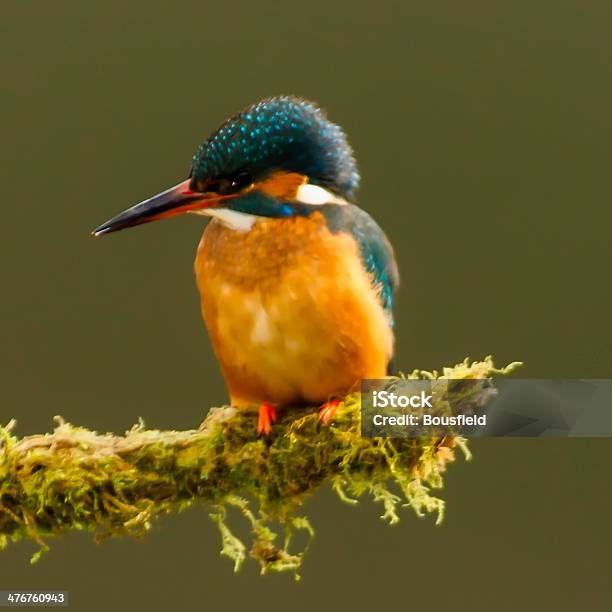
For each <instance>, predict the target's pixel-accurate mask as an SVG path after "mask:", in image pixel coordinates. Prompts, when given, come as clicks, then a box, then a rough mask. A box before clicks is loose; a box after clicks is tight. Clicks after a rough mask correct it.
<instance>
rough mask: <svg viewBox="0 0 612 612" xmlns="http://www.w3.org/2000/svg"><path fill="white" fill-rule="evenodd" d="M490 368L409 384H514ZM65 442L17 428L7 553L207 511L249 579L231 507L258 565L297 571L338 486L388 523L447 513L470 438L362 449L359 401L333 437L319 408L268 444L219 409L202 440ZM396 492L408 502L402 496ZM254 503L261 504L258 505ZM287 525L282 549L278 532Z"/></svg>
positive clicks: (12, 441)
mask: <svg viewBox="0 0 612 612" xmlns="http://www.w3.org/2000/svg"><path fill="white" fill-rule="evenodd" d="M516 365H517V364H511V365H510V366H508V367H507V368H504V369H502V370H498V369H496V368H495V367H494V365H493V362H492V360H491V358H490V357H488V358H486V359H485V361H483V362H476V363H473V364H469V363H468V361H467V360H466V361H465V362H464V363H462V364H459V365H457V366H455V367H454V368H444V370H443V372H442V373H441V374H438V373H437V372H433V373H429V372H423V371H418V370H415V371H414V372H413V373H412V374H410V375H409V376H408V378H437V377H444V378H487V377H490V376H491V375H493V374H506V373H508V372H510V371H511V370H512V369H514V367H515V366H516ZM56 420H57V426H56V427H55V429H54V431H53V433H47V434H41V435H33V436H27V437H24V438H21V439H19V438H17V437H15V436H13V435H12V434H11V429H12V427H13V425H14V422H11V423H9V425H8V426H6V427H4V428H0V549H2V548H4V547H5V546H6V545H7V544H8V543H9V542H10V541H16V540H19V539H22V538H30V539H33V540H35V541H36V542H38V544H39V546H40V550H39V551H38V552H37V553H36V554H35V555H34V557H33V558H32V562H34V561H36V560H38V558H39V557H40V555H41V554H42V553H43V552H45V551H46V550H48V546H47V544H46V542H45V541H44V538H45V537H46V536H52V535H53V536H58V535H61V534H62V533H65V532H67V531H70V530H87V531H91V532H94V533H95V534H96V539H97V540H101V539H104V538H106V537H109V536H116V535H136V536H139V535H143V534H144V533H145V532H146V531H147V530H148V529H149V528H150V525H151V521H152V519H154V518H155V517H157V515H160V514H163V513H167V512H171V511H176V510H181V509H183V508H185V507H187V506H190V505H191V504H193V503H195V502H198V501H204V502H207V503H208V504H210V505H211V506H212V513H211V517H212V519H213V520H214V521H215V522H216V523H217V525H218V527H219V530H220V532H221V540H222V550H221V554H223V555H226V556H228V557H230V558H231V559H232V560H233V561H234V566H235V569H236V570H238V569H239V568H240V566H241V564H242V562H243V561H244V559H245V558H246V554H247V553H246V547H245V545H244V544H243V543H242V542H241V541H240V540H239V539H238V538H237V537H236V536H234V535H233V534H232V532H231V531H230V529H229V527H228V526H227V523H226V520H225V519H226V508H227V507H228V506H234V507H237V508H239V510H240V511H241V513H242V515H243V516H244V517H245V518H246V520H247V521H248V522H249V524H250V526H251V529H252V533H253V542H252V546H251V549H250V555H251V556H252V557H253V558H254V559H256V560H257V561H258V562H259V563H260V564H261V568H262V573H264V572H266V571H267V570H275V571H285V570H292V571H295V572H296V575H297V570H298V569H299V566H300V564H301V561H302V557H303V554H304V552H305V551H304V550H302V551H301V552H297V553H292V552H290V544H291V535H292V533H293V532H295V531H296V530H303V531H305V532H306V533H307V534H309V535H310V536H312V535H313V530H312V527H311V526H310V524H309V522H308V520H307V519H306V518H305V517H301V516H299V515H298V514H297V511H298V510H299V508H300V506H301V505H302V503H303V501H304V499H305V498H306V497H307V496H308V495H309V494H310V493H313V492H314V491H315V490H316V489H317V488H319V487H320V486H321V485H323V484H325V483H329V484H330V485H331V486H332V488H333V489H334V491H335V492H336V493H337V495H338V496H339V497H340V499H341V500H343V501H345V502H348V503H356V498H359V497H360V496H361V495H363V494H364V493H369V494H370V495H371V496H372V497H373V498H374V500H375V501H378V502H380V503H381V504H382V506H383V509H384V514H383V516H382V518H383V519H385V520H387V521H389V523H391V524H393V523H396V522H397V521H398V520H399V517H398V513H397V510H398V506H399V505H400V503H406V504H407V505H409V506H411V507H412V509H413V510H414V511H415V512H416V514H417V515H419V516H423V515H424V514H425V513H432V512H433V513H437V516H438V522H440V521H441V520H442V516H443V511H444V502H443V501H442V500H441V499H438V498H436V497H434V496H432V495H431V494H430V489H431V488H440V487H442V485H443V479H442V474H443V472H444V469H445V467H446V465H447V463H449V462H450V461H453V459H454V450H455V448H456V447H457V446H458V447H460V448H461V449H462V450H463V451H464V452H465V454H466V457H468V458H469V452H468V451H467V447H466V445H465V441H464V440H463V439H461V438H448V437H447V438H441V439H431V438H413V439H405V440H399V439H387V438H373V439H370V438H362V437H361V435H360V410H359V399H358V396H357V395H356V394H355V395H350V396H348V397H347V398H346V399H345V400H344V402H343V404H342V405H341V406H340V408H339V410H338V413H337V416H336V418H335V419H334V421H333V423H332V424H331V425H330V426H323V425H320V424H319V422H318V416H317V413H316V411H314V410H313V409H310V410H306V411H304V410H302V411H288V412H281V414H280V418H279V421H278V422H277V423H276V424H275V425H274V429H273V433H272V435H271V436H268V437H266V438H262V437H259V436H258V435H257V432H256V430H255V424H256V419H255V417H254V415H253V413H244V412H237V411H236V410H234V409H233V408H229V407H224V408H213V409H211V410H210V412H209V414H208V416H207V417H206V419H205V420H204V422H203V423H202V424H201V426H200V427H199V428H198V429H195V430H189V431H157V430H146V429H145V428H144V425H143V424H142V423H140V424H139V425H135V426H134V427H132V429H131V430H129V431H128V432H126V434H125V435H124V436H115V435H111V434H104V435H100V434H98V433H96V432H92V431H89V430H87V429H84V428H81V427H76V426H74V425H71V424H69V423H66V422H64V421H63V420H62V419H61V418H60V417H56ZM390 485H391V486H393V485H395V488H396V489H398V492H399V493H401V495H402V497H401V498H400V497H399V496H398V495H396V494H395V493H393V492H392V491H391V490H390V489H389V486H390ZM247 499H248V500H250V501H247ZM272 521H277V522H278V523H279V524H280V525H281V526H282V528H283V529H284V533H285V541H284V543H283V544H282V545H277V544H276V543H275V541H276V539H277V537H278V534H276V533H275V532H274V531H272V529H271V528H270V523H271V522H272Z"/></svg>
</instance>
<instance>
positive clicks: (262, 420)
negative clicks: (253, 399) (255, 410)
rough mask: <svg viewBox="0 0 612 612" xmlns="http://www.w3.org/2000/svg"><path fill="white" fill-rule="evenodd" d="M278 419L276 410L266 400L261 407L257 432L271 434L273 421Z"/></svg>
mask: <svg viewBox="0 0 612 612" xmlns="http://www.w3.org/2000/svg"><path fill="white" fill-rule="evenodd" d="M274 421H276V410H274V406H273V405H272V404H269V403H268V402H264V403H263V404H261V406H260V407H259V418H258V419H257V433H258V434H266V435H267V434H269V433H270V432H271V431H272V423H274Z"/></svg>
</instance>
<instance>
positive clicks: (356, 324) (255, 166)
mask: <svg viewBox="0 0 612 612" xmlns="http://www.w3.org/2000/svg"><path fill="white" fill-rule="evenodd" d="M359 178H360V177H359V173H358V170H357V165H356V162H355V157H354V154H353V150H352V148H351V147H350V145H349V143H348V141H347V138H346V135H345V133H344V131H343V130H342V129H341V128H340V127H339V126H338V125H336V124H334V123H332V122H331V121H329V120H328V119H327V117H326V114H325V113H324V112H323V111H322V110H321V109H320V108H319V107H318V106H317V105H316V104H315V103H313V102H310V101H307V100H304V99H301V98H296V97H293V96H277V97H272V98H267V99H265V100H262V101H261V102H258V103H257V104H254V105H252V106H249V107H248V108H246V109H244V110H243V111H241V112H239V113H237V114H236V115H234V116H232V117H231V118H230V119H228V120H227V121H226V122H225V123H223V124H222V125H221V127H219V128H218V129H217V130H216V131H215V132H213V134H212V135H210V136H209V137H208V138H207V139H206V140H204V142H202V144H201V145H200V146H199V147H198V149H197V151H196V153H195V155H194V156H193V158H192V165H191V172H190V174H189V176H188V178H187V179H186V180H183V181H182V182H180V183H178V184H177V185H176V186H174V187H171V188H170V189H167V190H166V191H163V192H161V193H160V194H158V195H156V196H153V197H152V198H149V199H147V200H145V201H143V202H141V203H140V204H136V205H135V206H132V207H131V208H128V209H127V210H125V211H124V212H122V213H120V214H118V215H117V216H115V217H113V218H112V219H110V220H109V221H107V222H106V223H103V224H102V225H100V226H99V227H98V228H97V229H95V230H94V231H93V234H94V235H95V236H100V235H103V234H109V233H111V232H116V231H118V230H122V229H125V228H128V227H133V226H136V225H140V224H143V223H148V222H150V221H156V220H159V219H166V218H168V217H173V216H176V215H180V214H183V213H194V214H197V215H205V216H207V217H210V218H211V221H210V222H209V223H208V224H207V226H206V228H205V229H204V233H203V235H202V238H201V240H200V243H199V245H198V248H197V253H196V258H195V276H196V282H197V287H198V290H199V293H200V302H201V311H202V317H203V319H204V323H205V325H206V327H207V329H208V334H209V337H210V340H211V343H212V347H213V350H214V353H215V355H216V357H217V359H218V361H219V364H220V367H221V371H222V374H223V377H224V379H225V383H226V385H227V389H228V393H229V397H230V402H231V404H232V406H235V407H236V408H237V409H243V410H254V411H257V410H258V419H257V431H258V433H259V434H260V435H265V434H269V433H270V431H271V429H272V423H273V422H274V421H275V420H276V418H277V410H279V409H283V408H288V407H294V406H306V405H308V406H313V405H316V406H319V407H320V409H319V410H320V411H319V418H320V420H321V421H322V422H323V423H324V424H328V423H330V421H331V420H332V419H333V417H334V415H335V412H336V410H337V407H338V406H339V404H340V402H341V399H342V398H343V397H344V396H345V395H346V394H347V393H349V392H350V391H352V390H354V389H355V388H356V387H357V385H358V384H359V382H360V381H361V380H362V379H373V378H382V377H384V376H386V375H387V373H388V369H389V364H390V362H391V358H392V355H393V342H394V335H393V312H392V311H393V299H394V293H395V291H396V289H397V287H398V284H399V276H398V268H397V263H396V260H395V256H394V253H393V249H392V247H391V244H390V242H389V240H388V239H387V237H386V236H385V234H384V232H383V231H382V229H381V228H380V227H379V226H378V225H377V223H376V222H375V221H374V220H373V219H372V217H371V216H370V215H369V214H368V213H367V212H365V211H364V210H363V209H361V208H359V207H358V206H357V205H356V204H355V192H356V190H357V187H358V185H359Z"/></svg>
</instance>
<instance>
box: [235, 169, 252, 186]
mask: <svg viewBox="0 0 612 612" xmlns="http://www.w3.org/2000/svg"><path fill="white" fill-rule="evenodd" d="M252 182H253V177H252V176H251V175H250V174H249V173H248V172H239V173H238V174H236V175H235V176H233V177H232V178H231V189H232V190H234V191H240V190H241V189H244V188H245V187H248V186H249V185H250V184H251V183H252Z"/></svg>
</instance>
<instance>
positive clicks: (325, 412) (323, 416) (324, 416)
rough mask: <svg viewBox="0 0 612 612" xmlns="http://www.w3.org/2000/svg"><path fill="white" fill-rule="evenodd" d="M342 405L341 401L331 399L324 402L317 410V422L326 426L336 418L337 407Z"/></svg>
mask: <svg viewBox="0 0 612 612" xmlns="http://www.w3.org/2000/svg"><path fill="white" fill-rule="evenodd" d="M341 403H342V400H339V399H332V400H329V401H328V402H325V403H324V404H323V405H322V406H321V408H319V421H320V422H321V423H323V425H328V424H329V423H330V421H331V420H332V419H333V418H334V417H335V416H336V412H337V411H338V406H340V404H341Z"/></svg>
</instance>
